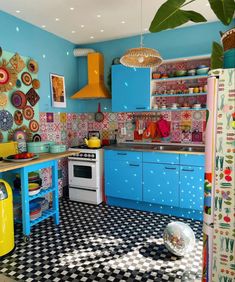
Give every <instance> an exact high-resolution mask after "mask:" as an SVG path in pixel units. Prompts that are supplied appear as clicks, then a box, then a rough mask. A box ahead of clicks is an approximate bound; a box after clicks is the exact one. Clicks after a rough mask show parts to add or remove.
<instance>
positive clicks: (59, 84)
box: [50, 73, 66, 108]
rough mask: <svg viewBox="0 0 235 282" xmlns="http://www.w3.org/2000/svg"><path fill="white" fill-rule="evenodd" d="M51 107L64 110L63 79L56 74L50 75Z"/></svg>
mask: <svg viewBox="0 0 235 282" xmlns="http://www.w3.org/2000/svg"><path fill="white" fill-rule="evenodd" d="M50 81H51V97H52V107H55V108H66V94H65V83H64V77H63V76H62V75H58V74H53V73H51V74H50Z"/></svg>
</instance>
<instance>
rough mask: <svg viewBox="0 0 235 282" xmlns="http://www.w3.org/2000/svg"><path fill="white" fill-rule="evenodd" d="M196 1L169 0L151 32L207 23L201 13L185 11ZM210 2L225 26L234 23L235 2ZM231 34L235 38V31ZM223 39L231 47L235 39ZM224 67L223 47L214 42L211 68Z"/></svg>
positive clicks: (161, 10) (221, 0)
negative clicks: (191, 23)
mask: <svg viewBox="0 0 235 282" xmlns="http://www.w3.org/2000/svg"><path fill="white" fill-rule="evenodd" d="M195 1H197V0H189V1H187V0H167V1H166V2H165V3H164V4H162V6H161V7H160V8H159V9H158V11H157V12H156V14H155V16H154V18H153V20H152V23H151V25H150V28H149V31H150V32H160V31H162V30H166V29H172V28H175V27H178V26H181V25H183V24H185V23H187V22H189V21H192V22H195V23H199V22H206V21H207V20H206V18H205V17H204V16H202V15H201V14H200V13H197V12H195V11H192V10H184V9H183V8H184V7H185V6H187V5H188V4H190V3H192V2H195ZM208 2H209V5H210V7H211V9H212V10H213V12H214V13H215V15H216V16H217V18H218V19H219V20H220V21H221V22H222V23H223V24H224V25H229V24H230V23H231V22H232V20H233V16H234V11H235V0H208ZM229 34H232V36H235V30H234V31H233V32H231V31H230V32H229ZM223 38H226V41H227V42H228V41H229V42H230V45H231V42H233V41H234V37H233V38H232V39H230V38H228V36H227V37H226V36H223ZM223 40H224V39H223ZM234 44H235V43H234ZM230 48H232V49H234V48H235V46H232V45H231V46H230ZM226 49H227V48H225V50H226ZM234 50H235V49H234ZM222 67H223V47H222V46H221V45H220V44H219V43H217V42H213V44H212V52H211V68H212V69H215V68H222Z"/></svg>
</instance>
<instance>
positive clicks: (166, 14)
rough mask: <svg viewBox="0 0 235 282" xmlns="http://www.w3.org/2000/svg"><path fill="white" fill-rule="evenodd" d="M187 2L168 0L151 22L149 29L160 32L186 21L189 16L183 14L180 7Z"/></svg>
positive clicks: (183, 0)
mask: <svg viewBox="0 0 235 282" xmlns="http://www.w3.org/2000/svg"><path fill="white" fill-rule="evenodd" d="M185 2H186V0H168V1H166V2H165V3H164V4H162V6H161V7H160V8H159V9H158V11H157V13H156V14H155V16H154V18H153V20H152V22H151V25H150V28H149V31H150V32H159V31H161V30H165V29H168V28H174V27H177V26H179V25H182V24H184V23H186V22H187V21H188V19H187V16H185V15H181V12H180V8H181V7H182V5H183V4H184V3H185ZM180 15H181V16H180Z"/></svg>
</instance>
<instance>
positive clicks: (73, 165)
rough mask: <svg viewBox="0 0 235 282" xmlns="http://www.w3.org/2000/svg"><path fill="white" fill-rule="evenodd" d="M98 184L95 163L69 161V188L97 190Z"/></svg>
mask: <svg viewBox="0 0 235 282" xmlns="http://www.w3.org/2000/svg"><path fill="white" fill-rule="evenodd" d="M98 184H99V175H98V172H97V164H96V162H87V161H77V160H75V161H73V160H69V186H73V187H81V188H87V189H97V188H98Z"/></svg>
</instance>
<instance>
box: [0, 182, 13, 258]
mask: <svg viewBox="0 0 235 282" xmlns="http://www.w3.org/2000/svg"><path fill="white" fill-rule="evenodd" d="M14 246H15V241H14V219H13V199H12V190H11V187H10V185H9V184H8V183H7V182H6V181H4V180H2V179H0V257H2V256H4V255H6V254H8V253H9V252H10V251H12V250H13V249H14Z"/></svg>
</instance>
